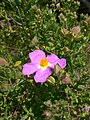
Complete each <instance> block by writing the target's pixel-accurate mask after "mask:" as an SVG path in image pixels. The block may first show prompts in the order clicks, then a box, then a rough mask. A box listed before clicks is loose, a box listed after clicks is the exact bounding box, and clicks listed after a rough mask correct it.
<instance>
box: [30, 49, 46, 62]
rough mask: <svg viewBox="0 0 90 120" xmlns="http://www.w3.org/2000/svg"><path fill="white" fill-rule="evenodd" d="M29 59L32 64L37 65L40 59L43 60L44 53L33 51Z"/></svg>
mask: <svg viewBox="0 0 90 120" xmlns="http://www.w3.org/2000/svg"><path fill="white" fill-rule="evenodd" d="M29 57H30V59H31V62H32V63H37V64H38V63H39V62H40V60H41V59H42V58H45V53H44V52H43V51H42V50H35V51H34V52H31V53H29Z"/></svg>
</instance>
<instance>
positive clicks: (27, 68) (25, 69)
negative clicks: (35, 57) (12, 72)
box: [22, 63, 39, 75]
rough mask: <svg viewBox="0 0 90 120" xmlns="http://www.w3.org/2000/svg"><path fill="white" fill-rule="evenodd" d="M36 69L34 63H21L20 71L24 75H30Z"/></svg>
mask: <svg viewBox="0 0 90 120" xmlns="http://www.w3.org/2000/svg"><path fill="white" fill-rule="evenodd" d="M37 70H39V69H38V67H37V66H36V65H35V64H32V63H26V64H24V65H23V70H22V73H23V74H24V75H30V74H33V73H34V72H36V71H37Z"/></svg>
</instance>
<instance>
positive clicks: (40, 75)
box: [34, 68, 52, 83]
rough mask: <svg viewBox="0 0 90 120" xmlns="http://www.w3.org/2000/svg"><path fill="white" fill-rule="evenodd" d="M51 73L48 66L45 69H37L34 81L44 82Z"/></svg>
mask: <svg viewBox="0 0 90 120" xmlns="http://www.w3.org/2000/svg"><path fill="white" fill-rule="evenodd" d="M51 74H52V71H51V69H50V68H47V69H46V70H41V69H40V70H39V71H37V72H36V74H35V76H34V79H35V81H36V82H40V83H44V82H45V81H46V79H47V78H48V77H49V76H50V75H51Z"/></svg>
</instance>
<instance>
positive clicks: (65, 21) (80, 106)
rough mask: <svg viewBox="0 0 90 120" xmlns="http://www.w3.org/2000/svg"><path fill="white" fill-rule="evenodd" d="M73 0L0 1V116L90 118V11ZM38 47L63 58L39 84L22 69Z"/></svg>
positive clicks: (15, 119)
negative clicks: (62, 64)
mask: <svg viewBox="0 0 90 120" xmlns="http://www.w3.org/2000/svg"><path fill="white" fill-rule="evenodd" d="M79 5H80V4H79V2H77V1H74V0H67V1H65V0H61V3H60V2H59V1H58V0H52V1H51V2H50V1H49V0H46V1H44V0H42V1H41V0H27V1H25V0H15V1H13V0H7V1H6V0H3V1H2V2H1V3H0V20H1V21H0V120H89V119H90V17H89V16H88V15H87V14H86V15H84V14H81V15H80V21H78V20H77V18H78V15H77V10H78V8H79ZM35 49H40V50H43V51H45V53H46V54H47V55H48V54H50V53H55V54H56V55H58V56H59V57H60V58H62V57H64V58H66V60H67V67H66V68H65V69H64V70H61V69H60V68H59V67H58V66H55V68H54V71H53V74H52V76H51V77H49V78H48V80H47V82H46V83H44V84H40V83H35V82H34V80H33V77H32V76H30V77H27V76H24V75H23V74H22V66H23V64H24V63H26V62H28V61H29V57H28V53H29V52H32V51H34V50H35Z"/></svg>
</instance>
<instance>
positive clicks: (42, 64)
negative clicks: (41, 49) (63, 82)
mask: <svg viewBox="0 0 90 120" xmlns="http://www.w3.org/2000/svg"><path fill="white" fill-rule="evenodd" d="M40 66H41V67H47V66H48V60H47V59H46V58H42V59H41V61H40Z"/></svg>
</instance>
